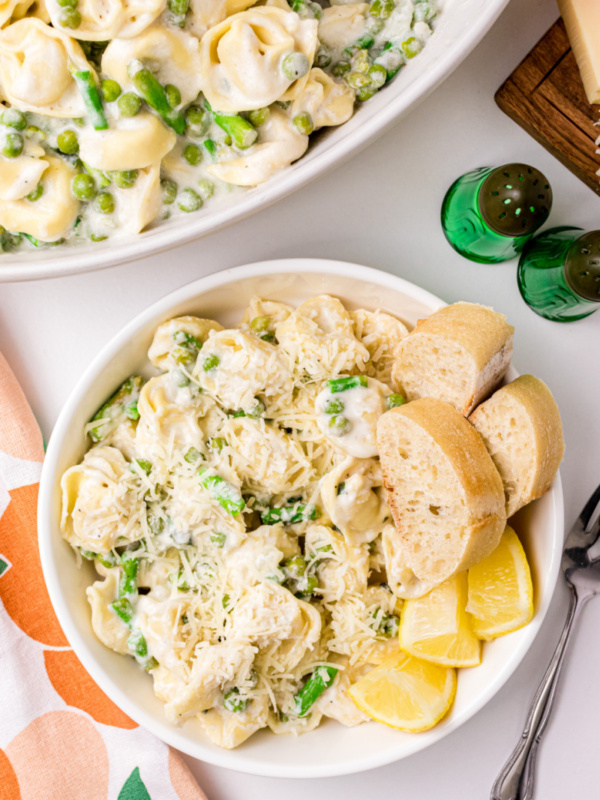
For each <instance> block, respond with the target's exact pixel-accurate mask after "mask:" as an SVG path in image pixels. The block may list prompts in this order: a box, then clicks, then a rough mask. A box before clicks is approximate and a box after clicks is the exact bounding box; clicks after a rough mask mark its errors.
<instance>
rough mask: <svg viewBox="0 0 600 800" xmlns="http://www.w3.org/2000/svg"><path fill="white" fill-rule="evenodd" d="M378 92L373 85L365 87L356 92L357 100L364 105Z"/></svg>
mask: <svg viewBox="0 0 600 800" xmlns="http://www.w3.org/2000/svg"><path fill="white" fill-rule="evenodd" d="M376 92H377V89H375V88H374V87H373V86H372V85H371V84H369V85H368V86H363V87H362V89H359V90H358V91H357V92H356V99H357V100H360V102H361V103H364V102H365V100H370V99H371V98H372V97H373V95H374V94H375V93H376Z"/></svg>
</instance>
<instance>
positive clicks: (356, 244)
mask: <svg viewBox="0 0 600 800" xmlns="http://www.w3.org/2000/svg"><path fill="white" fill-rule="evenodd" d="M557 16H558V12H557V9H556V6H555V2H554V0H513V2H512V3H511V4H510V6H509V8H508V9H507V10H506V11H505V13H504V15H503V16H502V17H501V18H500V20H499V22H498V23H497V24H496V25H495V27H494V28H493V30H492V31H491V33H490V34H489V35H488V36H487V37H486V39H485V40H484V41H483V42H482V44H481V45H480V46H479V47H478V49H477V50H476V51H475V52H474V53H473V54H472V55H471V56H470V57H469V58H468V59H467V60H466V62H464V64H463V65H462V66H461V67H460V68H459V69H458V70H457V71H456V72H455V73H454V74H453V75H452V76H451V77H450V78H449V79H448V80H447V81H446V83H445V84H444V85H443V86H442V87H441V88H440V89H438V90H437V92H435V94H433V95H432V96H430V97H429V98H428V99H427V100H426V101H425V102H424V103H423V105H422V106H421V107H420V108H418V109H417V110H416V111H414V112H413V113H412V114H411V115H410V117H408V118H406V119H404V120H402V121H401V122H400V123H399V124H398V125H397V127H396V128H395V129H394V130H392V131H391V132H389V133H388V134H387V135H385V136H384V137H383V138H381V139H379V140H378V141H376V142H373V143H372V144H371V145H370V146H369V147H368V148H367V149H366V150H365V151H363V152H362V153H361V154H359V155H358V156H357V157H356V158H355V159H354V160H353V161H350V162H348V163H346V164H345V165H343V166H342V167H341V168H339V169H338V170H337V171H335V172H333V173H330V174H329V175H327V176H325V177H324V178H322V179H321V180H320V181H318V182H315V183H313V184H312V185H310V186H308V187H306V188H304V189H303V190H301V191H299V192H298V193H297V194H295V195H294V196H292V197H290V198H288V199H287V200H284V201H282V202H279V203H278V204H277V205H276V206H275V207H274V208H271V209H268V210H266V211H263V212H262V213H261V214H259V215H257V216H255V217H252V218H251V219H249V220H247V221H245V222H242V223H241V224H239V225H237V226H235V227H233V228H230V229H228V230H226V231H224V232H222V233H220V234H217V235H215V236H213V237H210V238H208V239H203V240H201V241H199V242H197V243H193V244H190V245H187V246H186V247H183V248H180V249H177V250H173V251H171V252H169V253H166V254H163V255H159V256H156V257H154V258H149V259H147V260H146V261H143V262H138V263H134V264H128V265H125V266H123V267H118V268H115V269H110V270H105V271H103V272H97V273H94V274H91V275H83V276H78V277H72V278H65V279H61V280H49V281H41V282H38V283H24V284H12V285H1V284H0V350H2V351H3V353H4V355H5V356H6V358H7V359H8V361H9V363H10V364H11V365H12V367H13V369H14V371H15V372H16V374H17V377H18V378H19V380H20V381H21V384H22V386H23V388H24V390H25V392H26V394H27V396H28V398H29V400H30V402H31V404H32V406H33V409H34V412H35V414H36V416H37V418H38V420H39V422H40V424H41V426H42V429H43V431H44V435H45V437H46V438H48V437H49V435H50V432H51V430H52V425H53V423H54V421H55V419H56V417H57V415H58V413H59V411H60V409H61V406H62V404H63V403H64V400H65V398H66V397H67V395H68V394H69V392H70V391H71V389H72V387H73V385H74V384H75V382H76V381H77V379H78V377H79V375H80V374H81V372H82V370H83V369H84V367H85V366H86V365H87V364H88V362H89V360H90V359H91V358H93V357H94V356H95V355H96V353H97V352H98V350H99V349H100V348H101V347H102V346H103V345H104V344H105V343H106V341H107V340H108V339H109V338H110V337H111V336H112V335H113V334H115V333H116V332H117V331H118V330H119V329H120V328H121V327H122V326H123V325H124V324H125V323H126V322H128V321H129V320H130V319H131V318H132V317H133V316H134V315H135V314H137V313H138V312H139V311H141V310H142V309H143V308H145V307H146V306H147V305H148V304H150V303H152V302H154V301H155V300H157V299H158V298H160V297H162V296H163V295H165V294H166V293H168V292H170V291H171V290H173V289H176V288H178V287H179V286H182V285H183V284H185V283H187V282H189V281H191V280H193V279H195V278H198V277H201V276H202V275H206V274H208V273H210V272H214V271H215V270H218V269H222V268H223V267H230V266H235V265H237V264H242V263H246V262H250V261H258V260H261V259H268V258H282V257H321V258H333V259H340V260H347V261H354V262H357V263H362V264H367V265H370V266H373V267H378V268H380V269H383V270H387V271H389V272H393V273H395V274H397V275H401V276H402V277H404V278H407V279H408V280H411V281H413V282H415V283H417V284H420V285H421V286H423V287H424V288H426V289H428V290H430V291H431V292H433V293H435V294H437V295H439V296H440V297H442V298H443V299H444V300H446V301H449V302H452V301H455V300H459V299H462V300H469V301H475V302H479V303H486V304H489V305H493V306H494V307H495V308H496V309H497V310H499V311H502V312H504V313H505V314H507V315H508V317H509V321H510V322H511V323H512V324H514V326H515V328H516V336H515V355H514V363H515V366H516V368H517V369H518V370H520V371H527V372H534V373H535V374H536V375H538V376H539V377H540V378H542V379H543V380H545V381H546V382H547V383H548V384H549V385H550V387H551V388H552V390H553V392H554V394H555V396H556V398H557V401H558V403H559V406H560V408H561V410H562V415H563V420H564V425H565V437H566V442H567V453H566V456H565V461H564V465H563V469H562V474H563V481H564V489H565V498H566V522H567V525H570V524H571V523H572V521H573V520H574V518H575V516H576V515H577V514H578V513H579V510H580V508H581V506H582V505H583V503H584V501H585V500H586V499H587V497H588V496H589V494H590V493H591V491H592V490H593V489H594V488H595V486H596V484H597V483H598V482H600V424H599V423H600V419H599V417H600V412H599V409H600V368H599V359H598V352H599V344H600V313H598V314H597V315H596V316H592V317H590V318H588V319H587V320H583V321H581V322H577V323H571V324H568V325H560V324H558V323H551V322H547V321H545V320H543V319H541V318H540V317H537V316H536V315H535V314H534V313H533V312H531V311H530V310H529V309H528V308H527V307H526V306H525V305H524V303H523V301H522V300H521V297H520V294H519V292H518V289H517V284H516V278H515V266H516V265H515V262H510V263H508V264H504V265H497V266H481V265H476V264H472V263H470V262H468V261H465V260H463V259H462V258H460V257H459V256H458V255H457V254H456V253H454V251H453V250H451V249H450V247H449V246H448V245H447V244H446V242H445V240H444V238H443V236H442V233H441V230H440V225H439V210H440V204H441V201H442V198H443V195H444V192H445V190H446V189H447V187H448V186H449V185H450V184H451V183H452V181H453V180H454V179H455V178H456V177H457V176H458V175H460V174H461V173H463V172H465V171H467V170H469V169H472V168H474V167H478V166H487V165H494V166H495V165H500V164H503V163H508V162H510V161H524V162H527V163H531V164H533V165H535V166H537V167H539V168H540V169H541V170H542V171H543V172H544V173H545V174H546V175H547V176H548V178H549V179H550V181H551V183H552V186H553V189H554V197H555V200H554V210H553V213H552V217H551V221H550V222H551V224H553V225H559V224H574V225H579V226H581V227H583V228H587V229H594V228H599V227H600V224H599V212H600V198H598V197H597V196H595V195H594V194H593V193H592V192H591V191H590V190H589V189H588V188H587V187H586V186H584V185H583V184H582V183H580V182H579V181H578V180H577V179H576V178H575V177H574V176H573V175H571V173H569V172H568V171H567V170H566V169H564V168H563V167H562V166H561V164H559V162H558V161H556V160H555V159H554V158H552V156H550V155H549V154H548V153H547V152H546V151H545V150H543V149H542V148H541V147H540V146H539V145H538V144H536V142H535V141H533V140H532V139H531V138H530V137H529V136H527V134H525V133H524V132H523V131H522V130H521V129H520V128H519V127H518V126H517V125H515V124H514V123H513V122H511V121H510V120H509V119H508V118H507V117H505V116H504V115H503V114H502V113H501V112H500V111H499V110H498V108H497V107H496V106H495V104H494V101H493V95H494V92H495V90H496V89H497V88H498V87H499V85H500V84H501V83H502V81H503V80H504V79H505V78H506V77H507V76H508V74H509V73H510V72H511V71H512V70H513V68H514V67H515V66H516V65H517V63H518V62H519V61H520V60H521V58H522V57H523V56H524V55H525V54H526V53H527V52H528V51H529V49H530V48H531V47H532V46H533V45H534V44H535V42H536V41H537V40H538V39H539V38H540V36H541V35H542V34H543V33H544V32H545V31H546V30H547V28H548V27H549V26H550V25H551V24H552V23H553V22H554V20H555V19H556V17H557ZM599 162H600V158H599ZM565 610H566V590H565V587H564V585H563V584H562V583H559V586H558V588H557V591H556V595H555V598H554V602H553V605H552V608H551V610H550V613H549V615H548V617H547V619H546V621H545V624H544V626H543V627H542V631H541V633H540V635H539V637H538V639H537V640H536V642H535V644H534V646H533V647H532V648H531V651H530V652H529V654H528V656H527V657H526V658H525V660H524V661H523V663H522V664H521V666H520V668H519V669H518V670H517V672H516V673H515V675H514V676H513V678H512V679H511V680H510V681H509V683H508V684H507V685H506V686H505V687H504V688H503V689H502V691H500V693H499V694H498V695H496V697H495V698H494V699H493V700H492V701H491V702H490V703H489V705H488V706H487V707H486V708H485V709H484V710H483V711H481V712H480V713H479V714H478V715H477V716H476V717H475V718H474V719H472V720H471V721H469V722H468V723H467V724H466V725H464V726H463V727H462V728H461V729H460V730H459V731H457V732H456V733H454V734H453V735H451V736H449V737H448V738H446V739H444V740H443V741H442V742H440V743H438V744H437V745H434V746H433V747H431V748H429V749H428V750H426V751H424V752H422V753H420V754H417V755H415V756H412V757H411V758H409V759H406V760H405V761H403V762H399V763H397V764H394V765H391V766H388V767H385V768H381V769H379V770H375V771H372V772H368V773H363V774H361V775H354V776H350V777H348V778H335V779H329V780H318V781H316V780H313V781H309V782H305V781H289V780H288V781H286V780H275V779H266V778H257V777H252V776H246V775H240V774H236V773H233V772H228V771H226V770H222V769H217V768H213V767H210V766H207V765H204V764H202V763H200V762H195V761H193V759H187V761H188V763H189V764H190V766H191V768H192V770H193V772H194V773H195V774H196V775H197V777H198V779H199V781H200V782H201V785H202V786H203V788H204V789H205V791H206V793H207V795H208V797H209V800H226V798H227V800H241V799H242V798H243V800H281V798H285V800H306V798H307V797H310V798H311V800H326V799H327V800H330V798H337V797H342V796H343V797H344V798H345V800H359V798H360V800H363V798H365V797H382V798H386V800H387V798H390V800H391V799H392V798H393V799H394V800H442V799H443V800H446V799H447V798H448V799H450V800H454V799H455V798H456V800H485V798H487V797H489V791H490V786H491V784H492V782H493V779H494V777H495V775H496V773H497V771H498V770H499V768H500V767H501V765H502V763H503V762H504V759H505V758H506V756H507V755H508V753H509V752H510V750H511V749H512V747H513V745H514V744H515V743H516V741H517V738H518V737H519V735H520V733H521V729H522V725H523V722H524V717H525V711H526V707H527V705H528V703H529V701H530V698H531V696H532V694H533V692H534V689H535V687H536V685H537V682H538V680H539V678H540V677H541V675H542V673H543V671H544V669H545V666H546V663H547V661H548V658H549V656H550V654H551V652H552V650H553V648H554V644H555V642H556V640H557V638H558V635H559V631H560V627H561V625H562V621H563V618H564V614H565ZM599 629H600V602H596V604H594V603H592V604H591V605H590V606H589V607H588V608H587V610H586V612H585V615H584V618H583V620H582V622H581V624H580V626H579V628H578V630H577V635H576V639H575V642H574V645H573V647H572V650H571V652H570V654H569V657H568V662H567V664H566V669H565V672H564V674H563V681H562V683H561V686H560V692H559V696H558V702H557V707H556V709H555V713H554V716H553V718H552V721H551V724H550V728H549V730H548V732H547V735H546V737H545V739H544V742H543V745H542V747H541V751H540V757H539V763H538V783H537V791H536V798H537V799H538V800H564V799H565V798H569V800H570V798H577V800H592V798H594V799H596V798H599V797H600V786H599V785H598V777H597V766H596V765H597V763H598V735H597V731H598V725H597V722H596V720H597V718H598V717H599V716H600V636H598V635H597V631H598V630H599ZM157 800H160V799H159V798H157Z"/></svg>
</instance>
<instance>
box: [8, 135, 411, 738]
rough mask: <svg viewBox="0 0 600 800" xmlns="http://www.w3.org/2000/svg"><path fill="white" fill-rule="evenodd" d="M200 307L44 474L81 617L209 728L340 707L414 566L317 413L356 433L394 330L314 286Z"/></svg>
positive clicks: (297, 729) (382, 394)
mask: <svg viewBox="0 0 600 800" xmlns="http://www.w3.org/2000/svg"><path fill="white" fill-rule="evenodd" d="M27 155H28V157H30V158H35V157H36V151H35V150H32V149H31V148H30V149H29V150H28V153H27ZM0 167H1V162H0ZM44 174H45V173H43V174H42V180H44ZM138 180H139V178H138ZM1 189H2V174H1V168H0V190H1ZM128 191H130V192H131V191H133V189H132V188H128V189H123V192H128ZM132 213H133V210H132ZM278 295H279V293H278ZM210 309H211V306H210V305H207V306H204V307H203V306H202V305H200V306H199V308H198V309H196V310H197V311H198V313H205V314H207V316H208V315H211V310H210ZM183 310H184V309H182V311H183ZM215 316H216V317H217V320H218V319H219V315H218V314H217V313H215ZM217 320H213V319H210V318H204V317H201V316H192V315H182V316H178V317H174V318H172V319H167V320H165V319H162V320H161V321H160V323H159V324H158V325H157V326H156V329H155V332H154V336H153V338H152V339H151V343H150V336H148V343H149V344H150V349H149V352H148V358H149V363H148V364H147V365H146V366H145V367H142V368H141V374H140V375H132V376H130V377H128V378H127V379H126V380H125V381H124V382H123V384H122V385H121V386H120V387H118V388H117V390H116V391H114V392H113V394H112V395H111V397H110V398H109V399H108V400H107V401H106V402H105V403H103V404H102V406H101V407H100V409H99V411H98V412H97V413H96V414H94V415H93V417H92V419H91V420H90V422H89V423H88V424H87V425H86V426H85V430H86V432H88V433H89V435H90V438H91V440H92V445H91V448H90V449H89V450H88V452H87V453H86V454H85V456H84V458H83V460H82V462H81V463H80V464H78V465H75V466H72V467H71V468H70V469H68V470H67V471H66V472H65V474H64V476H63V478H62V521H61V530H62V533H63V536H64V538H65V539H66V540H67V541H68V542H69V543H70V544H71V545H72V546H73V547H74V548H76V549H78V550H79V552H80V555H81V556H82V559H83V560H86V561H88V562H89V561H93V564H94V567H95V571H96V573H98V574H99V575H100V576H101V577H102V578H103V580H97V581H96V582H95V583H93V584H92V585H91V586H90V587H89V588H88V590H87V593H88V600H89V604H90V609H91V624H92V628H93V630H94V633H95V635H96V636H97V637H98V639H99V640H100V641H101V642H103V643H104V644H105V645H106V646H107V647H109V648H112V649H113V650H115V651H116V652H117V653H120V654H124V655H128V656H129V657H133V658H135V660H136V661H137V663H138V664H139V666H140V668H142V669H143V670H145V671H146V672H147V673H149V675H150V676H151V679H152V681H153V685H154V692H155V694H156V695H157V697H158V698H159V699H160V700H161V701H162V702H163V703H164V713H165V717H166V719H167V720H168V721H169V722H170V723H172V724H173V725H178V724H180V723H183V722H185V721H186V720H193V721H194V724H195V727H196V729H197V730H198V731H199V735H202V736H204V737H205V738H206V739H208V740H210V741H212V742H214V743H215V744H216V745H218V746H219V747H224V748H233V747H238V746H240V745H242V746H243V743H244V742H245V741H246V740H247V739H248V738H249V737H251V736H252V735H253V734H254V733H255V732H256V731H258V730H260V729H264V728H269V729H270V730H271V731H272V732H273V733H275V734H287V733H293V734H294V735H299V734H305V733H308V732H310V731H311V730H314V729H315V728H316V727H317V726H318V725H319V724H320V722H321V720H322V719H323V718H324V717H326V718H331V719H332V720H336V721H337V722H339V723H340V724H343V725H347V726H354V725H358V724H360V723H362V722H364V721H365V720H366V717H365V715H364V714H363V712H361V711H360V710H359V709H358V708H357V707H356V706H355V705H354V703H353V701H352V699H351V696H350V694H349V691H348V690H349V688H350V686H351V685H352V684H353V683H354V682H355V681H357V680H359V679H360V678H361V677H362V676H364V675H365V674H367V673H368V672H369V670H371V669H372V668H373V667H375V666H377V665H379V664H381V663H382V662H383V661H384V660H385V659H386V658H387V657H389V656H390V655H392V654H394V653H396V652H397V651H398V648H399V643H398V629H399V622H400V615H401V613H402V607H403V604H402V598H403V597H409V596H410V594H411V591H412V587H413V585H414V583H415V581H416V580H417V579H416V578H415V576H414V575H413V573H412V571H411V570H410V566H409V565H408V564H406V563H405V559H403V556H402V548H401V536H400V534H399V532H398V531H397V530H396V528H395V527H394V525H393V524H392V523H391V521H390V520H391V517H390V513H389V509H388V507H387V505H386V501H385V492H384V489H383V486H382V476H381V467H380V463H379V458H378V455H377V453H376V452H375V453H371V452H370V453H369V455H368V457H358V456H356V455H350V454H349V452H348V451H349V450H352V449H353V448H352V447H349V446H348V445H344V446H341V445H340V444H338V440H340V439H343V438H344V437H343V436H338V437H336V436H334V435H332V434H331V433H330V431H329V429H327V430H326V431H325V432H324V431H323V425H322V421H321V419H320V417H321V414H324V415H325V416H343V415H344V414H347V417H348V420H349V421H351V423H352V425H353V426H355V429H356V430H357V431H362V433H361V436H360V437H358V440H359V443H361V446H362V447H367V449H369V448H370V447H371V446H372V441H371V438H370V437H371V432H372V428H373V426H374V425H375V424H376V419H377V415H378V414H379V413H380V412H381V411H382V409H383V408H384V399H385V398H386V397H390V396H391V393H392V387H391V385H390V383H389V382H387V383H386V382H385V381H384V382H379V381H378V380H376V379H375V378H372V377H367V375H368V374H370V373H372V371H373V370H375V369H376V368H377V369H380V368H381V364H384V363H385V364H387V361H386V359H384V358H383V356H382V353H384V352H385V353H386V354H388V353H391V352H393V348H394V342H395V335H396V334H398V335H400V334H401V333H402V331H401V329H400V328H398V327H397V326H395V325H393V324H390V325H388V320H392V323H393V318H391V317H387V318H386V317H383V318H382V316H380V315H378V314H377V313H376V312H368V311H366V310H362V309H359V310H357V311H353V312H352V314H350V313H349V312H348V310H347V309H346V308H345V307H344V305H343V303H342V302H341V301H340V300H339V299H337V298H335V297H331V296H329V295H320V296H318V297H313V298H310V299H308V300H305V301H304V302H303V303H301V304H300V305H299V306H298V307H297V308H294V307H293V306H291V305H288V304H287V303H285V302H282V300H281V299H280V296H278V299H270V298H263V297H260V296H254V297H252V298H250V299H249V302H248V305H247V307H246V308H245V310H244V312H243V315H242V317H241V319H240V320H239V324H238V326H237V327H229V328H223V327H222V326H221V324H220V321H217ZM223 321H228V320H223ZM382 322H383V323H384V324H381V323H382ZM371 333H373V334H374V336H371V335H370V334H371ZM157 371H158V372H160V374H158V375H156V374H155V373H156V372H157ZM147 374H153V375H154V377H149V378H147V379H145V378H143V377H142V375H147ZM378 374H380V373H378ZM353 393H354V394H353ZM394 396H395V399H396V400H397V401H398V402H399V401H400V400H401V398H400V400H399V399H398V398H399V396H398V395H396V394H395V395H394ZM327 403H334V406H335V408H333V409H332V408H331V407H330V406H329V405H327ZM334 412H335V413H334ZM361 426H362V427H361ZM82 559H80V560H82ZM82 563H83V562H82ZM419 588H420V589H421V588H422V587H419ZM141 679H142V680H143V678H141ZM200 732H201V734H200Z"/></svg>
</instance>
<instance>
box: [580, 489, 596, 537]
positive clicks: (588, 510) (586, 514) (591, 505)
mask: <svg viewBox="0 0 600 800" xmlns="http://www.w3.org/2000/svg"><path fill="white" fill-rule="evenodd" d="M598 503H600V486H598V487H597V488H596V491H595V492H594V493H593V494H592V496H591V497H590V499H589V500H588V501H587V503H586V504H585V506H584V507H583V511H582V512H581V514H580V515H579V518H578V520H577V521H578V522H579V523H580V524H581V526H582V528H583V530H584V531H585V530H586V528H587V526H588V524H589V521H590V519H591V517H592V514H593V513H594V511H595V510H596V508H597V507H598Z"/></svg>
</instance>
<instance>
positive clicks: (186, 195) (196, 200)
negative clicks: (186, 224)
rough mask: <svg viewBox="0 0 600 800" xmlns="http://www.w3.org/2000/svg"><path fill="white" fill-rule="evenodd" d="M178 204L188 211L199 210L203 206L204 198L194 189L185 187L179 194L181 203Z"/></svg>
mask: <svg viewBox="0 0 600 800" xmlns="http://www.w3.org/2000/svg"><path fill="white" fill-rule="evenodd" d="M177 205H178V206H179V208H180V209H181V210H182V211H185V212H186V213H190V212H191V211H198V209H199V208H202V198H201V197H200V195H199V194H198V193H197V192H195V191H194V190H193V189H184V190H183V192H182V193H181V194H180V195H179V203H178V204H177Z"/></svg>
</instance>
